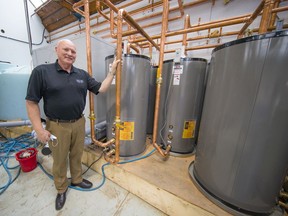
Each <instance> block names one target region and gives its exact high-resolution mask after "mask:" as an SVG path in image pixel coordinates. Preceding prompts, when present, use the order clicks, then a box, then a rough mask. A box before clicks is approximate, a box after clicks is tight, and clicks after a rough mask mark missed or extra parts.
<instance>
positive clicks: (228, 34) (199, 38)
mask: <svg viewBox="0 0 288 216" xmlns="http://www.w3.org/2000/svg"><path fill="white" fill-rule="evenodd" d="M275 28H276V27H275V26H273V27H269V28H268V30H269V31H272V30H275ZM283 28H288V24H285V25H284V26H283ZM251 31H252V32H258V31H259V28H254V29H252V30H251ZM238 34H239V31H231V32H224V33H223V32H222V30H221V33H220V35H219V37H223V36H234V35H238ZM206 38H210V35H209V34H207V35H200V36H196V37H193V38H187V41H195V40H201V39H206ZM175 43H182V40H173V41H169V42H165V45H167V44H175ZM148 47H149V45H145V46H142V48H148ZM188 49H189V48H188Z"/></svg>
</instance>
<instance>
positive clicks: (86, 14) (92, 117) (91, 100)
mask: <svg viewBox="0 0 288 216" xmlns="http://www.w3.org/2000/svg"><path fill="white" fill-rule="evenodd" d="M83 2H84V17H85V27H86V28H85V31H86V55H87V70H88V73H89V74H90V75H91V76H92V64H91V62H92V58H91V39H90V14H89V0H84V1H83ZM89 107H90V116H89V118H90V128H91V138H93V137H94V136H95V132H94V123H95V122H94V121H95V114H94V97H93V93H91V92H89Z"/></svg>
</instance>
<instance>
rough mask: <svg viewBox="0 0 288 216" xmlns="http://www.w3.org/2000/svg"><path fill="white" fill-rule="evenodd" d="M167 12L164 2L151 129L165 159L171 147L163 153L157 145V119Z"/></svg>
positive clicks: (165, 0) (165, 2) (153, 142)
mask: <svg viewBox="0 0 288 216" xmlns="http://www.w3.org/2000/svg"><path fill="white" fill-rule="evenodd" d="M168 12H169V2H168V0H164V3H163V16H162V29H161V43H160V54H159V64H158V65H159V67H158V71H157V86H156V101H155V112H154V113H155V114H154V126H153V127H154V128H153V138H152V144H153V146H154V147H155V148H156V149H157V151H158V152H159V153H160V154H161V155H162V156H163V157H166V156H167V155H168V152H169V151H170V149H171V146H169V145H168V146H167V148H166V152H163V151H162V149H161V148H160V147H159V146H158V145H157V143H156V140H157V133H158V119H159V105H160V96H161V83H162V69H163V59H164V48H165V34H166V31H167V21H168Z"/></svg>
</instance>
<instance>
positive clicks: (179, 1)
mask: <svg viewBox="0 0 288 216" xmlns="http://www.w3.org/2000/svg"><path fill="white" fill-rule="evenodd" d="M178 5H179V10H180V13H181V17H182V16H184V8H183V3H182V0H178Z"/></svg>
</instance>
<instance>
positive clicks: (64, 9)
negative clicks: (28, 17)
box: [35, 0, 125, 32]
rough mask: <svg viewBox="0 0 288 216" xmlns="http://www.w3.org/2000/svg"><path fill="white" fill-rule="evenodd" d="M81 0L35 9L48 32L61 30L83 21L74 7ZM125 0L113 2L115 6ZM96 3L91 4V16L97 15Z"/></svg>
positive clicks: (51, 1)
mask: <svg viewBox="0 0 288 216" xmlns="http://www.w3.org/2000/svg"><path fill="white" fill-rule="evenodd" d="M78 1H79V0H49V1H47V2H45V3H44V4H43V5H41V6H40V7H38V8H36V9H35V12H36V14H37V15H38V16H39V17H40V19H41V20H42V24H43V25H44V27H45V28H46V30H47V31H48V32H52V31H54V30H56V29H59V28H61V27H63V26H65V25H67V24H69V23H72V22H75V21H77V20H81V18H82V17H81V15H80V14H78V13H76V12H75V11H74V10H73V9H72V6H73V4H74V3H76V2H78ZM123 1H125V0H111V2H112V3H113V4H115V5H116V4H119V3H121V2H123ZM95 2H96V1H93V2H90V6H89V7H90V15H92V14H95V13H96V12H97V11H96V3H95ZM104 8H105V7H104Z"/></svg>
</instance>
